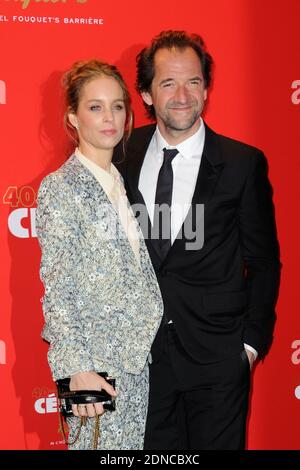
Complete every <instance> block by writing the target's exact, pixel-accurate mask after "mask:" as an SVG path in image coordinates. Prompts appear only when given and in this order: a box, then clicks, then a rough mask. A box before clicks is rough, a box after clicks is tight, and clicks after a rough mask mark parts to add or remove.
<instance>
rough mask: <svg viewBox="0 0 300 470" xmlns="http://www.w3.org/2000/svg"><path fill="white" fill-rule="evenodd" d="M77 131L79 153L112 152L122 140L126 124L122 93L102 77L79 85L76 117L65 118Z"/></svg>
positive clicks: (115, 81) (111, 79)
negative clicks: (80, 88)
mask: <svg viewBox="0 0 300 470" xmlns="http://www.w3.org/2000/svg"><path fill="white" fill-rule="evenodd" d="M69 120H70V122H71V124H72V125H73V126H74V127H76V128H77V132H78V137H79V145H80V147H81V150H82V151H83V152H84V151H85V152H88V151H89V150H90V151H92V152H95V151H96V152H97V151H99V150H100V151H103V150H104V151H105V150H112V149H113V148H114V147H115V146H116V145H117V144H118V143H119V142H120V140H121V139H122V137H123V133H124V127H125V121H126V109H125V103H124V96H123V90H122V88H121V86H120V85H119V83H118V82H117V80H116V79H115V78H113V77H107V76H105V75H103V76H101V77H99V78H95V79H93V80H91V81H89V82H87V83H86V84H85V85H83V87H82V90H81V93H80V97H79V104H78V109H77V113H76V114H72V113H70V114H69Z"/></svg>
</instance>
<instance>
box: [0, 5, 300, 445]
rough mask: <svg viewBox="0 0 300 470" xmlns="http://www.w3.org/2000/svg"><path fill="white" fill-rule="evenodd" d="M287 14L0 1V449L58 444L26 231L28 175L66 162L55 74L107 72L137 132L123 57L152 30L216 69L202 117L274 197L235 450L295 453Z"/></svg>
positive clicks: (267, 8)
mask: <svg viewBox="0 0 300 470" xmlns="http://www.w3.org/2000/svg"><path fill="white" fill-rule="evenodd" d="M299 18H300V3H299V1H298V0H287V1H285V2H283V1H279V2H274V1H273V0H263V1H261V0H211V1H210V2H207V1H204V0H190V1H189V2H183V3H182V5H180V3H179V2H177V3H175V2H174V1H173V0H164V1H161V0H159V1H158V0H152V1H151V2H149V5H147V4H146V3H145V2H141V1H140V0H139V1H137V0H128V1H126V2H121V1H120V2H100V1H99V0H61V1H60V0H19V1H18V0H0V133H1V149H2V150H1V157H2V158H1V176H0V186H1V187H0V193H1V195H2V198H3V199H2V203H1V205H0V208H1V219H0V224H1V227H0V233H1V242H0V243H1V268H0V276H1V309H2V314H1V323H0V374H1V386H0V403H1V421H2V423H5V426H4V425H2V426H1V431H0V448H2V449H63V448H64V446H63V444H62V439H61V436H60V434H59V433H58V415H57V408H56V399H55V396H53V395H52V394H53V393H54V391H55V390H54V385H53V382H52V380H51V376H50V372H49V369H48V365H47V359H46V352H47V346H46V344H44V343H43V342H42V340H41V339H40V331H41V328H42V324H43V318H42V309H41V303H40V298H41V297H42V295H43V288H42V285H41V283H40V281H39V275H38V268H39V260H40V252H39V247H38V243H37V239H36V236H35V226H34V220H35V219H34V215H35V195H36V191H37V188H38V186H39V183H40V181H41V178H42V177H43V176H44V175H45V174H47V173H49V172H50V171H52V170H53V169H55V168H57V167H58V166H59V165H60V164H61V163H62V162H63V160H64V159H65V156H66V148H67V139H66V137H65V133H64V130H63V125H62V97H61V91H60V78H61V74H62V72H63V71H65V70H66V69H67V68H68V67H69V66H70V65H71V64H72V63H73V62H74V61H75V60H79V59H87V58H92V57H97V58H101V59H103V60H107V61H109V62H112V63H115V64H116V65H117V66H118V67H119V68H120V69H121V71H122V72H123V75H124V77H125V79H126V80H127V82H128V84H129V87H130V89H131V91H132V96H133V104H134V109H135V116H136V119H135V124H136V125H137V126H139V125H142V124H145V123H146V122H147V120H146V117H145V114H144V108H143V106H142V103H141V101H140V99H139V97H138V96H137V94H136V93H135V91H134V76H135V55H136V53H137V52H138V51H139V50H140V49H141V48H142V47H143V46H144V45H146V44H147V43H148V42H149V40H150V39H151V38H152V36H153V35H155V34H157V33H159V32H160V31H161V30H163V29H186V30H188V31H190V32H197V33H199V34H201V35H202V36H203V37H204V39H205V41H206V43H207V45H208V49H209V51H210V52H211V54H212V55H213V57H214V59H215V63H216V67H215V78H214V83H213V87H212V90H211V92H210V99H209V103H208V107H207V109H206V112H205V119H206V121H207V122H208V124H209V125H210V126H211V127H212V128H214V129H215V130H217V131H218V132H220V133H223V134H227V135H229V136H231V137H234V138H237V139H240V140H243V141H246V142H248V143H250V144H253V145H256V146H258V147H260V148H261V149H263V150H264V152H265V153H266V155H267V157H268V160H269V165H270V178H271V181H272V184H273V186H274V189H275V194H274V198H275V204H276V214H277V223H278V231H279V238H280V242H281V251H282V261H283V274H282V287H281V293H280V299H279V303H278V309H277V311H278V321H277V325H276V330H275V340H274V343H273V347H272V350H271V352H270V354H269V355H268V357H267V358H266V360H265V361H264V363H263V364H259V365H258V366H257V367H256V370H255V371H254V383H253V391H252V400H251V403H252V405H251V413H250V419H249V427H248V428H249V432H248V448H249V449H299V447H300V445H299V435H298V434H299V433H298V426H297V425H298V422H299V418H300V402H299V400H300V377H299V363H300V332H299V320H298V312H299V298H298V297H299V296H298V289H299V287H298V272H297V267H298V265H299V248H298V247H299V243H298V237H299V223H298V201H299V200H300V197H299V196H300V195H299V187H300V181H299V174H300V172H299V169H300V168H299V167H300V165H299V142H298V136H299V130H298V128H299V113H300V71H299V33H298V31H299V25H298V22H299Z"/></svg>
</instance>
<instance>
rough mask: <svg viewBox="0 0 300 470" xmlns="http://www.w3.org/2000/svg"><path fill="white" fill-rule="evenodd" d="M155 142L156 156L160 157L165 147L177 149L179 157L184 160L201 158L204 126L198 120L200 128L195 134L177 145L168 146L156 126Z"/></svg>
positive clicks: (201, 121)
mask: <svg viewBox="0 0 300 470" xmlns="http://www.w3.org/2000/svg"><path fill="white" fill-rule="evenodd" d="M155 140H156V153H157V155H162V153H163V149H164V148H165V147H166V148H168V149H172V148H177V150H178V152H179V153H180V155H181V156H182V157H183V158H185V159H189V158H193V157H201V155H202V151H203V147H204V140H205V126H204V122H203V119H202V118H200V127H199V129H198V130H197V132H195V134H193V135H192V136H191V137H188V138H187V139H186V140H184V141H183V142H181V143H180V144H178V145H169V144H168V142H167V141H166V140H165V139H164V137H163V136H162V135H161V133H160V131H159V128H158V126H156V131H155Z"/></svg>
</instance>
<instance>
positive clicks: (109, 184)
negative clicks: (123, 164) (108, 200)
mask: <svg viewBox="0 0 300 470" xmlns="http://www.w3.org/2000/svg"><path fill="white" fill-rule="evenodd" d="M75 156H76V157H77V158H78V160H79V161H80V162H81V163H82V164H83V165H84V166H85V167H86V168H87V169H88V170H89V171H90V172H91V173H92V174H93V175H94V176H95V178H96V179H97V180H98V181H99V183H100V184H101V186H102V187H103V189H104V191H105V192H106V194H108V195H109V194H110V193H111V192H112V191H113V188H114V185H115V183H116V180H117V181H119V180H120V173H119V172H118V170H117V168H116V167H115V166H114V165H113V163H111V165H110V171H109V172H108V171H106V170H104V169H103V168H101V167H100V166H99V165H97V164H96V163H94V162H93V161H92V160H90V159H89V158H87V157H85V156H84V155H83V154H82V153H81V152H80V150H79V148H78V147H77V148H76V150H75Z"/></svg>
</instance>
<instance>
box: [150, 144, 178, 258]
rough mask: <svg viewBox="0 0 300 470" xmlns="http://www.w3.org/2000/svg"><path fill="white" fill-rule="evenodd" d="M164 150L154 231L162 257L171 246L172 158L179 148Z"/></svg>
mask: <svg viewBox="0 0 300 470" xmlns="http://www.w3.org/2000/svg"><path fill="white" fill-rule="evenodd" d="M163 152H164V160H163V164H162V166H161V168H160V170H159V174H158V179H157V186H156V195H155V209H154V220H153V233H154V236H156V237H158V244H159V248H160V253H161V256H162V258H165V256H166V254H167V253H168V251H169V249H170V248H171V205H172V190H173V169H172V160H173V158H174V157H175V156H176V155H177V153H178V150H177V149H166V148H164V149H163Z"/></svg>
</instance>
